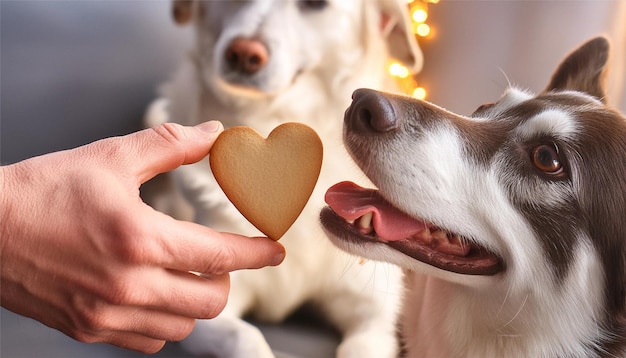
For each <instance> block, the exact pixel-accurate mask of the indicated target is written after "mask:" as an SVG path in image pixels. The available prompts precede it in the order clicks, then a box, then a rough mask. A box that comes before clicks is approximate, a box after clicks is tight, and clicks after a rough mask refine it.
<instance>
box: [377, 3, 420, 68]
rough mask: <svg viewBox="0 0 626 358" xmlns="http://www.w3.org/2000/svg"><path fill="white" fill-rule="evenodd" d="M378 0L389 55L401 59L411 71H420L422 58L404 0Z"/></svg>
mask: <svg viewBox="0 0 626 358" xmlns="http://www.w3.org/2000/svg"><path fill="white" fill-rule="evenodd" d="M366 1H369V0H366ZM378 1H379V3H380V9H381V29H382V31H383V34H384V35H385V37H386V39H387V43H388V46H389V51H390V54H391V57H393V58H395V59H396V60H398V61H401V62H402V63H403V64H404V65H405V66H406V67H407V68H408V69H409V70H410V71H411V73H417V72H419V71H421V69H422V65H423V62H424V59H423V55H422V50H421V49H420V47H419V44H418V43H417V39H416V38H415V34H414V33H413V30H412V29H411V19H410V15H409V9H408V6H407V2H406V0H378Z"/></svg>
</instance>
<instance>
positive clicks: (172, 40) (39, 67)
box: [0, 0, 626, 358]
mask: <svg viewBox="0 0 626 358" xmlns="http://www.w3.org/2000/svg"><path fill="white" fill-rule="evenodd" d="M365 1H374V0H365ZM416 1H421V0H416ZM425 6H426V7H425V8H426V9H427V18H426V19H421V20H420V21H422V22H426V23H427V24H428V25H429V31H428V33H427V34H425V35H424V36H420V37H419V41H420V44H421V46H422V49H423V51H424V57H425V65H424V69H423V71H422V72H421V73H420V74H419V75H418V76H416V77H415V79H414V81H415V84H416V85H417V86H419V87H420V88H421V89H422V94H423V95H425V96H426V99H427V100H429V101H432V102H434V103H436V104H438V105H440V106H442V107H444V108H447V109H449V110H452V111H455V112H457V113H460V114H465V115H468V114H470V113H471V112H473V110H474V109H475V108H477V107H478V106H479V105H480V104H482V103H485V102H492V101H494V100H496V99H497V98H499V96H500V95H501V94H502V92H503V90H504V89H505V88H506V87H507V85H508V83H509V81H510V82H511V83H512V84H515V85H517V86H519V87H522V88H526V89H529V90H531V91H540V90H542V89H543V88H544V86H545V85H546V84H547V82H548V80H549V77H550V75H551V74H552V71H553V70H554V69H555V68H556V66H557V64H558V63H559V62H560V61H561V59H562V58H563V57H564V56H565V54H566V53H568V52H570V51H571V50H573V49H574V48H576V47H577V46H578V45H579V44H581V43H582V42H584V41H585V40H587V39H588V38H590V37H592V36H595V35H598V34H606V35H608V36H610V37H611V38H612V40H613V45H614V50H615V52H614V54H613V56H612V65H613V67H612V72H611V75H610V78H609V80H610V83H609V85H610V96H609V101H610V103H611V104H613V105H614V106H615V107H617V108H619V109H621V110H622V112H626V93H625V92H624V91H623V85H624V79H625V77H626V74H625V71H626V68H625V67H626V59H625V58H626V57H625V53H626V0H576V1H521V0H519V1H454V0H440V1H438V2H435V3H433V2H432V1H428V2H426V5H425ZM189 36H190V32H189V29H187V28H179V27H176V26H175V25H174V24H173V23H172V21H171V19H170V3H169V1H168V0H144V1H134V0H106V1H105V0H48V1H30V0H0V46H1V48H0V85H1V87H0V97H1V102H0V163H2V164H3V165H4V164H10V163H14V162H17V161H20V160H23V159H26V158H29V157H32V156H35V155H39V154H43V153H48V152H51V151H57V150H62V149H67V148H73V147H76V146H79V145H82V144H85V143H88V142H91V141H94V140H97V139H100V138H104V137H109V136H115V135H122V134H127V133H130V132H133V131H136V130H138V129H140V128H141V119H142V116H143V112H144V110H145V108H146V106H147V105H148V103H149V102H150V101H151V100H152V99H153V98H154V97H155V96H156V95H157V88H158V86H159V84H160V83H162V82H164V81H166V80H167V79H168V78H169V76H170V73H171V72H172V71H173V69H174V68H175V66H176V64H177V63H178V61H180V59H181V58H182V56H184V53H185V49H186V48H187V46H188V44H189V43H190V38H189ZM337 120H342V119H341V118H338V119H337ZM0 264H1V263H0ZM0 289H1V288H0ZM263 329H264V330H265V333H266V334H267V335H268V338H269V340H270V342H271V343H272V344H273V346H276V347H280V348H279V350H280V351H281V352H285V353H284V354H283V355H282V356H284V357H288V356H293V357H295V356H297V357H329V356H332V352H333V349H334V346H335V345H336V342H337V337H336V335H335V334H334V333H333V332H323V330H322V332H320V330H317V331H314V332H313V331H311V330H307V329H302V328H299V327H298V325H292V324H289V323H288V324H286V325H283V326H282V327H273V326H264V327H263ZM302 352H308V353H302ZM0 356H1V357H3V358H12V357H112V356H115V357H138V356H142V355H139V354H135V353H132V352H127V351H124V350H121V349H117V348H114V347H111V346H107V345H87V344H82V343H78V342H75V341H72V340H71V339H69V338H67V337H65V336H64V335H62V334H60V333H58V332H57V331H55V330H52V329H49V328H47V327H45V326H43V325H41V324H39V323H37V322H35V321H32V320H30V319H27V318H23V317H19V316H17V315H15V314H13V313H11V312H9V311H6V310H2V311H0ZM157 356H162V357H183V356H184V354H183V353H182V352H180V351H179V350H178V349H177V347H176V346H175V345H168V346H166V348H165V349H164V350H163V351H162V352H161V353H159V354H158V355H157Z"/></svg>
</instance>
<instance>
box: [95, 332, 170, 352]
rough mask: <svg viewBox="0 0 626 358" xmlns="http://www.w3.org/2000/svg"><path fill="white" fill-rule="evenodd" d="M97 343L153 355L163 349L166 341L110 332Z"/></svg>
mask: <svg viewBox="0 0 626 358" xmlns="http://www.w3.org/2000/svg"><path fill="white" fill-rule="evenodd" d="M97 342H102V343H109V344H112V345H114V346H118V347H121V348H124V349H130V350H133V351H138V352H141V353H145V354H154V353H156V352H158V351H160V350H161V349H163V346H165V342H166V341H165V340H164V339H154V338H150V337H146V336H143V335H140V334H135V333H130V332H110V333H109V334H108V335H107V336H106V337H104V338H102V339H100V340H97Z"/></svg>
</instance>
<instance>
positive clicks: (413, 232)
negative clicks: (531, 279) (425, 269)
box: [321, 182, 503, 275]
mask: <svg viewBox="0 0 626 358" xmlns="http://www.w3.org/2000/svg"><path fill="white" fill-rule="evenodd" d="M326 203H327V204H328V205H329V207H326V208H324V210H323V211H322V214H321V215H322V220H323V222H324V225H325V226H326V228H327V229H329V230H330V231H331V232H333V233H334V234H336V235H338V236H339V237H341V238H343V239H347V240H352V241H369V242H376V243H382V244H386V245H388V246H389V247H391V248H393V249H395V250H398V251H400V252H402V253H403V254H405V255H407V256H410V257H412V258H414V259H417V260H419V261H422V262H425V263H427V264H429V265H432V266H435V267H437V268H440V269H443V270H447V271H451V272H455V273H460V274H467V275H495V274H497V273H499V272H501V271H502V270H503V264H502V260H500V258H498V256H496V255H495V254H493V253H491V252H489V251H488V250H486V249H485V248H483V247H481V246H479V245H477V244H476V243H474V242H473V241H471V240H468V239H466V238H464V237H462V236H459V235H456V234H454V233H451V232H449V231H446V230H444V229H442V228H439V227H436V226H433V225H430V224H428V223H425V222H423V221H420V220H415V219H413V218H411V217H409V216H408V215H407V214H405V213H403V212H401V211H400V210H398V209H396V208H395V207H394V206H393V205H391V204H390V203H389V202H388V201H386V200H385V199H383V198H382V197H381V196H380V194H379V193H378V191H377V190H372V189H364V188H361V187H359V186H358V185H356V184H354V183H352V182H342V183H339V184H336V185H334V186H333V187H331V188H330V189H328V192H327V193H326Z"/></svg>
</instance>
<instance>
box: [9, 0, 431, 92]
mask: <svg viewBox="0 0 626 358" xmlns="http://www.w3.org/2000/svg"><path fill="white" fill-rule="evenodd" d="M0 1H2V0H0ZM437 3H439V0H406V4H407V7H408V10H409V14H410V17H411V28H412V30H413V33H414V34H415V35H416V36H419V37H421V38H425V39H432V38H433V36H434V34H433V32H432V29H431V28H430V26H429V25H428V24H426V20H428V7H429V6H430V4H437ZM388 70H389V74H390V75H391V76H393V77H395V79H396V82H397V84H398V89H399V90H400V91H402V92H403V93H406V94H410V95H412V96H413V97H415V98H417V99H425V98H426V96H427V91H426V89H425V88H424V87H419V86H418V85H417V81H416V79H415V77H414V76H413V74H412V73H411V71H410V70H409V69H408V68H407V67H405V66H403V65H402V64H400V63H398V62H394V63H391V64H389V67H388Z"/></svg>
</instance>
